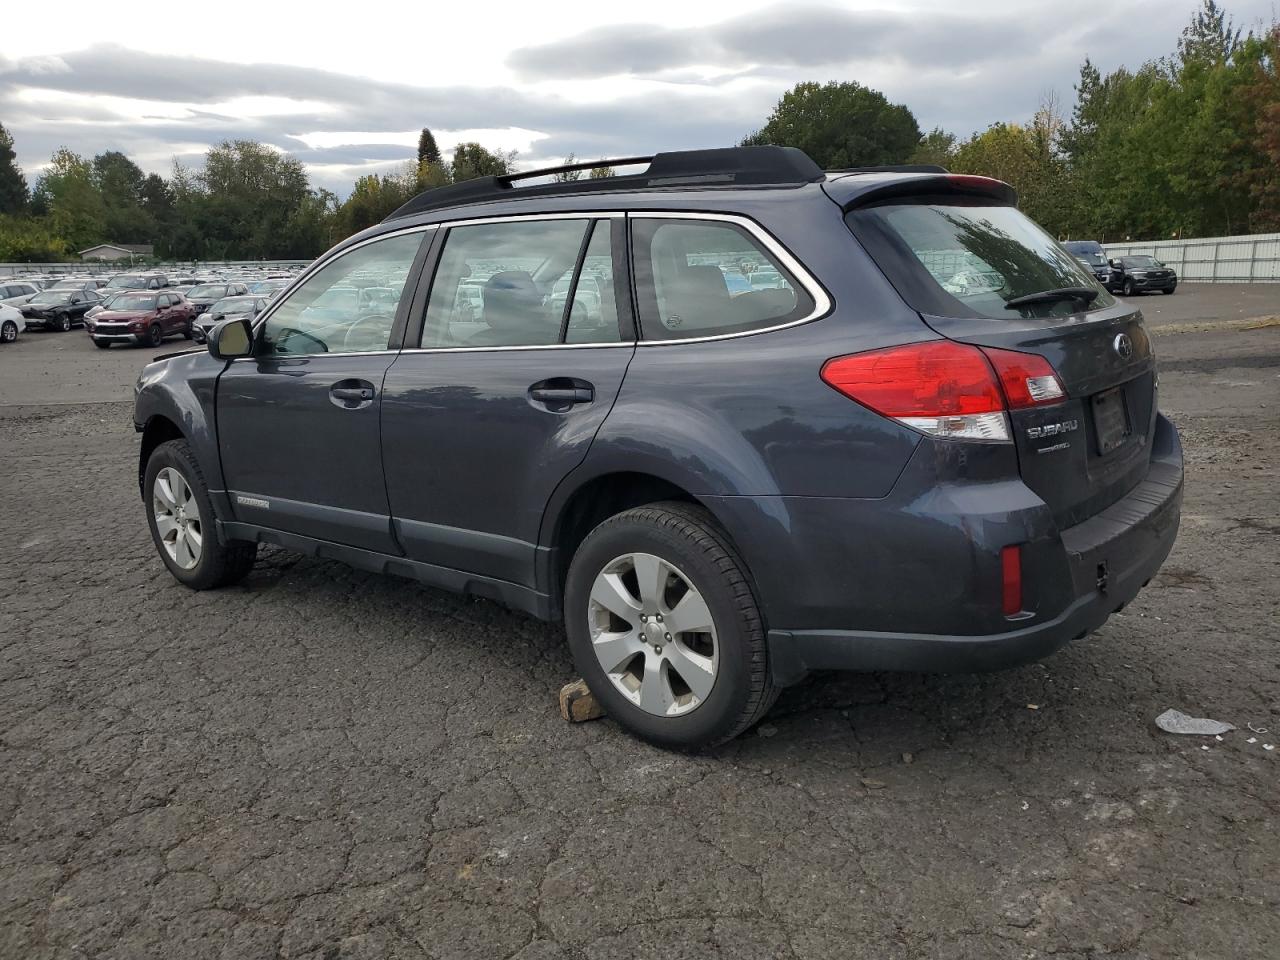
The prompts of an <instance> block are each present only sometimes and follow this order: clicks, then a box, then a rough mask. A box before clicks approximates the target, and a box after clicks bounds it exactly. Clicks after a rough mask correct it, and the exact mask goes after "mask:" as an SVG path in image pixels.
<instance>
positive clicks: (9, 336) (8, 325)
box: [0, 320, 18, 343]
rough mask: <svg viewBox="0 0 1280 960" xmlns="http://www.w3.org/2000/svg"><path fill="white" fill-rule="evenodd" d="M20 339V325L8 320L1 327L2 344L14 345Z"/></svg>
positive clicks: (0, 337) (0, 340)
mask: <svg viewBox="0 0 1280 960" xmlns="http://www.w3.org/2000/svg"><path fill="white" fill-rule="evenodd" d="M17 339H18V325H17V324H16V323H14V322H13V321H12V320H6V321H5V322H4V324H3V325H0V343H13V341H15V340H17Z"/></svg>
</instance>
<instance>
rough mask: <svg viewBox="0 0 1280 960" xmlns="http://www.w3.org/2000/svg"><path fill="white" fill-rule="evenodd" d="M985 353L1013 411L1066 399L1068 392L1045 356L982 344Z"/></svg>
mask: <svg viewBox="0 0 1280 960" xmlns="http://www.w3.org/2000/svg"><path fill="white" fill-rule="evenodd" d="M982 352H983V353H985V354H986V355H987V359H988V360H990V361H991V365H992V366H993V367H995V370H996V375H997V376H998V377H999V378H1000V386H1001V387H1003V388H1004V395H1005V398H1006V399H1007V400H1008V401H1009V409H1010V410H1021V409H1023V408H1024V407H1038V406H1041V405H1043V404H1047V403H1057V402H1058V401H1059V400H1063V399H1065V398H1066V396H1067V391H1066V390H1064V389H1063V388H1062V382H1061V381H1060V380H1059V379H1058V375H1057V374H1056V373H1054V372H1053V367H1052V366H1050V365H1049V361H1048V360H1046V359H1045V358H1044V357H1041V356H1037V355H1036V354H1034V353H1017V352H1015V351H1013V350H997V349H996V348H994V347H983V348H982Z"/></svg>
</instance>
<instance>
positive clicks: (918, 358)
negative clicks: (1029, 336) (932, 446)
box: [822, 340, 1009, 441]
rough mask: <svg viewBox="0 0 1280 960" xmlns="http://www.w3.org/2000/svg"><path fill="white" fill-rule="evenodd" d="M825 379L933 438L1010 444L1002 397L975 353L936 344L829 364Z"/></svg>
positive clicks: (877, 352)
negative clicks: (1008, 442) (1006, 442)
mask: <svg viewBox="0 0 1280 960" xmlns="http://www.w3.org/2000/svg"><path fill="white" fill-rule="evenodd" d="M822 379H823V380H824V381H825V382H826V383H827V384H828V385H829V386H831V387H834V388H835V389H836V390H839V391H840V392H841V393H843V394H844V395H845V396H846V397H849V398H850V399H851V400H856V401H857V402H858V403H860V404H862V405H863V406H865V407H870V408H871V409H872V410H874V411H876V413H879V414H881V415H883V416H886V417H891V418H893V419H894V420H897V421H898V422H899V423H901V424H903V425H904V426H908V427H912V428H913V429H916V430H919V431H921V432H922V433H927V434H929V435H930V436H934V437H945V438H949V439H955V440H986V441H1007V440H1008V439H1009V421H1008V418H1007V417H1006V416H1005V412H1004V411H1005V401H1004V395H1003V394H1002V393H1001V389H1000V384H999V382H998V381H997V380H996V376H995V373H994V371H993V370H992V368H991V364H990V363H989V362H988V361H987V358H986V357H985V356H983V354H982V351H981V350H979V349H978V348H977V347H972V346H969V345H968V344H964V343H956V342H954V341H952V340H932V341H929V342H927V343H914V344H909V345H907V346H902V347H889V348H887V349H884V350H871V351H868V352H867V353H855V354H852V355H850V356H847V357H836V358H834V359H832V360H828V361H827V362H826V363H825V364H823V367H822Z"/></svg>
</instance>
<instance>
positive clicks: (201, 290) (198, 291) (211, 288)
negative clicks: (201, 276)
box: [187, 283, 227, 300]
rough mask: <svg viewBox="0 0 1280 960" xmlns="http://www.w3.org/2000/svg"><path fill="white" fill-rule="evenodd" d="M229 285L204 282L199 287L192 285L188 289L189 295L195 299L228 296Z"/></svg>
mask: <svg viewBox="0 0 1280 960" xmlns="http://www.w3.org/2000/svg"><path fill="white" fill-rule="evenodd" d="M226 293H227V285H226V284H225V283H202V284H201V285H200V286H198V287H192V288H191V289H190V290H188V291H187V296H188V297H190V298H191V299H193V300H196V299H203V300H214V299H216V298H218V297H223V296H226Z"/></svg>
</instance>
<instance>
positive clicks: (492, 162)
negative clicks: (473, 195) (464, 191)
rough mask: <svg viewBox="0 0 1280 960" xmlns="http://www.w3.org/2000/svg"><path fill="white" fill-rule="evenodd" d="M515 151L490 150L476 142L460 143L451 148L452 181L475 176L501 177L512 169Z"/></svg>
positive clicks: (469, 178) (458, 181) (456, 181)
mask: <svg viewBox="0 0 1280 960" xmlns="http://www.w3.org/2000/svg"><path fill="white" fill-rule="evenodd" d="M515 159H516V152H515V151H514V150H512V151H511V152H510V153H504V152H503V151H501V150H498V151H497V152H491V151H489V150H486V149H485V148H484V147H482V146H480V144H478V143H474V142H470V143H460V144H458V145H457V146H456V147H454V148H453V170H452V173H453V182H454V183H461V182H462V181H463V180H474V179H475V178H476V177H501V176H503V175H505V174H508V173H511V171H512V170H513V169H514V165H515Z"/></svg>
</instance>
